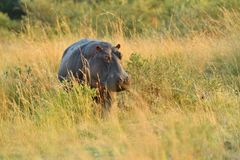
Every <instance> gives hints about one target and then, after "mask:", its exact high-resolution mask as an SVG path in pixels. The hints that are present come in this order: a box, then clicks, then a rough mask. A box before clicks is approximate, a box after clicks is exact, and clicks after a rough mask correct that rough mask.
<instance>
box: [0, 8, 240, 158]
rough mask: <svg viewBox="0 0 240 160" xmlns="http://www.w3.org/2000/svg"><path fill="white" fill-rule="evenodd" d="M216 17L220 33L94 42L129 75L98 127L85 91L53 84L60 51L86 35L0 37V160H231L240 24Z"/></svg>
mask: <svg viewBox="0 0 240 160" xmlns="http://www.w3.org/2000/svg"><path fill="white" fill-rule="evenodd" d="M224 15H225V19H224V21H221V22H219V23H221V25H222V26H223V27H224V32H223V31H222V30H214V29H213V30H212V32H211V33H208V32H200V33H199V32H198V33H192V34H189V35H188V36H184V37H178V36H174V35H166V36H162V35H161V34H157V33H156V34H155V35H154V34H153V35H151V36H137V35H136V36H131V37H125V36H123V34H121V33H122V32H121V29H119V30H118V31H119V32H117V34H115V35H114V36H106V37H104V36H103V37H98V38H99V39H102V40H106V41H110V42H112V43H114V44H116V43H120V44H121V46H122V48H121V51H122V53H123V65H124V67H125V68H126V70H127V71H128V72H129V74H130V75H131V77H132V86H131V90H130V91H129V92H122V93H119V94H118V95H117V97H116V101H115V103H114V105H113V108H112V112H111V114H110V116H109V118H107V119H101V118H100V116H99V115H98V113H99V110H100V106H99V105H97V104H95V103H94V102H93V101H92V99H91V97H92V95H94V94H95V92H94V90H91V89H89V88H88V87H86V86H78V85H75V86H74V89H73V91H72V92H70V93H66V92H65V91H64V90H63V89H62V87H61V84H60V83H59V82H58V80H57V70H58V66H59V63H60V59H61V56H62V52H63V50H64V49H65V48H66V47H67V46H68V45H70V44H71V43H73V42H75V41H76V40H78V39H79V38H81V37H93V38H95V37H96V36H95V33H96V32H95V31H94V30H90V29H89V30H88V32H77V33H69V34H59V35H58V36H55V37H48V36H47V33H46V32H44V30H42V31H39V32H41V33H39V32H34V30H32V29H31V25H29V26H27V27H26V29H27V30H26V32H24V33H23V34H19V35H18V36H14V35H13V36H11V37H9V38H0V160H2V159H4V160H5V159H104V160H105V159H119V160H120V159H144V160H147V159H163V160H165V159H169V160H170V159H173V160H178V159H182V160H186V159H226V160H228V159H229V160H230V159H231V160H232V159H234V160H235V159H236V160H237V159H240V96H239V94H240V32H239V29H240V16H239V14H238V13H234V14H230V13H229V12H225V14H224ZM216 23H217V22H216Z"/></svg>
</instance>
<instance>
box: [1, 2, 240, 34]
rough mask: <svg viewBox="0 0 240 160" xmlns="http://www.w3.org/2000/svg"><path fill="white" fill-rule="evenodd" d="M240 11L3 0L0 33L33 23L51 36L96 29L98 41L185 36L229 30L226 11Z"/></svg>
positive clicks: (237, 5)
mask: <svg viewBox="0 0 240 160" xmlns="http://www.w3.org/2000/svg"><path fill="white" fill-rule="evenodd" d="M239 9H240V1H239V0H228V1H226V0H148V1H145V0H1V1H0V30H4V31H11V32H12V31H14V32H17V33H18V32H22V31H26V28H27V27H26V26H28V25H29V24H31V26H32V27H33V28H35V29H39V28H40V29H41V28H45V29H46V30H47V32H49V34H50V33H53V34H58V33H59V31H61V33H69V32H79V31H81V32H82V31H83V30H86V31H88V30H89V29H93V30H94V31H96V34H97V35H98V36H102V35H106V34H109V35H112V34H113V33H116V32H120V33H121V34H123V35H125V36H131V35H132V34H135V35H139V34H140V35H144V34H151V33H161V34H169V33H170V34H174V35H180V36H183V35H186V34H188V33H192V32H200V31H201V32H202V31H204V32H212V31H214V30H215V29H216V28H217V29H218V30H224V26H222V25H221V23H219V21H221V20H223V18H224V15H223V11H225V10H228V11H231V12H233V11H234V12H239Z"/></svg>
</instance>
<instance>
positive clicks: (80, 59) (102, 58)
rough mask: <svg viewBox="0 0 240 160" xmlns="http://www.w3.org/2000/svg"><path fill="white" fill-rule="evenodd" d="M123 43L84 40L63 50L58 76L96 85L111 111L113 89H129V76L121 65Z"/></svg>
mask: <svg viewBox="0 0 240 160" xmlns="http://www.w3.org/2000/svg"><path fill="white" fill-rule="evenodd" d="M119 49H120V44H117V45H116V46H114V45H112V44H111V43H109V42H104V41H100V40H95V39H81V40H79V41H78V42H76V43H74V44H72V45H70V46H69V47H68V48H67V49H66V50H65V51H64V53H63V56H62V60H61V64H60V67H59V71H58V79H59V80H60V81H61V82H63V81H68V82H69V81H71V80H72V79H75V80H77V81H78V82H79V83H80V84H87V85H89V86H90V87H91V88H96V89H97V91H98V93H99V97H100V98H99V99H100V101H99V102H100V103H101V104H102V106H103V109H104V110H107V111H110V108H111V105H112V95H113V92H120V91H124V90H128V88H129V86H130V78H129V75H128V74H127V72H126V71H125V70H124V69H123V66H122V64H121V60H122V54H121V52H120V51H119Z"/></svg>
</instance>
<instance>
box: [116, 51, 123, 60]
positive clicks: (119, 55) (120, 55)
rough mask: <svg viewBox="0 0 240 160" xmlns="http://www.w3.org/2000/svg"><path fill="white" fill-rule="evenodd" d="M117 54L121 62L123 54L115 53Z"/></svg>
mask: <svg viewBox="0 0 240 160" xmlns="http://www.w3.org/2000/svg"><path fill="white" fill-rule="evenodd" d="M115 54H116V55H117V57H118V58H119V59H120V60H121V59H122V53H121V52H115Z"/></svg>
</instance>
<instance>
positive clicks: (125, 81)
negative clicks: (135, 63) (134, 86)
mask: <svg viewBox="0 0 240 160" xmlns="http://www.w3.org/2000/svg"><path fill="white" fill-rule="evenodd" d="M116 86H117V87H116V88H117V91H118V92H120V91H123V90H127V89H128V88H129V86H130V77H129V76H128V75H125V76H119V77H118V78H117V81H116Z"/></svg>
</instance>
